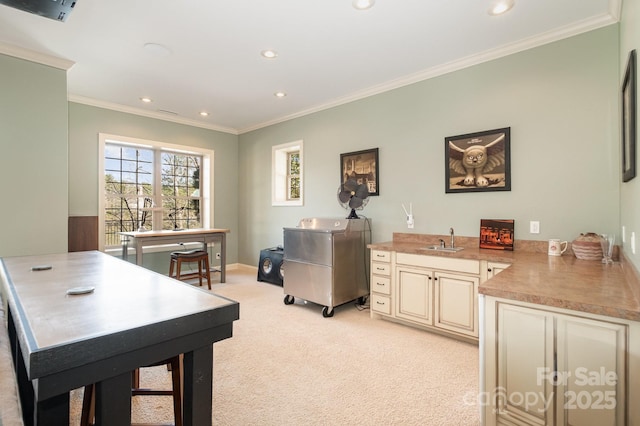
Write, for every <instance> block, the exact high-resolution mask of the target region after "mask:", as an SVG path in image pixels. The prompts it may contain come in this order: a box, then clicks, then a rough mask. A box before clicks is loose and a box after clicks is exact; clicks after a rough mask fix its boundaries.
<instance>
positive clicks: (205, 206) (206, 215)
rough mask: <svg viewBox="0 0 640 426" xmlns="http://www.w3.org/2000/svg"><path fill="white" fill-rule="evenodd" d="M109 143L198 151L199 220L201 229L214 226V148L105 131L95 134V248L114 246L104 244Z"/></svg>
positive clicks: (101, 249) (190, 152)
mask: <svg viewBox="0 0 640 426" xmlns="http://www.w3.org/2000/svg"><path fill="white" fill-rule="evenodd" d="M108 142H113V143H118V144H121V145H131V146H136V147H140V148H146V149H155V150H160V151H163V150H166V151H172V152H177V153H181V154H197V155H200V156H202V176H201V177H200V182H201V185H202V206H201V208H202V212H201V216H200V217H201V220H202V226H203V227H204V228H210V227H211V226H213V223H214V221H213V218H214V214H213V212H214V208H213V207H214V196H213V195H214V194H213V188H214V185H213V184H214V182H213V176H214V171H213V164H214V162H213V161H214V151H213V150H210V149H205V148H198V147H191V146H186V145H176V144H170V143H166V142H159V141H152V140H147V139H138V138H132V137H128V136H120V135H112V134H108V133H98V250H100V251H105V249H106V250H111V249H114V247H111V246H110V247H108V248H106V247H105V235H104V232H105V223H104V221H105V213H104V209H105V197H104V193H105V182H104V167H105V159H104V155H105V146H106V144H107V143H108ZM145 251H146V249H145Z"/></svg>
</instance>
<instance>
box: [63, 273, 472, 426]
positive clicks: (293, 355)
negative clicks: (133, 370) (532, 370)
mask: <svg viewBox="0 0 640 426" xmlns="http://www.w3.org/2000/svg"><path fill="white" fill-rule="evenodd" d="M212 292H214V293H216V294H219V295H222V296H225V297H228V298H231V299H234V300H237V301H238V302H240V320H239V321H236V322H235V323H234V336H233V338H231V339H228V340H225V341H222V342H218V343H216V344H215V345H214V384H213V393H214V398H213V422H214V424H216V425H243V426H244V425H302V424H305V425H345V424H350V425H464V426H472V425H478V424H479V407H478V406H477V405H475V404H473V401H475V400H476V399H477V398H476V396H477V394H478V348H477V346H475V345H471V344H468V343H464V342H460V341H457V340H454V339H451V338H448V337H443V336H440V335H437V334H433V333H429V332H425V331H421V330H417V329H414V328H412V327H407V326H403V325H399V324H394V323H391V322H389V321H383V320H372V319H371V318H370V316H369V310H368V309H365V310H362V309H360V308H359V307H356V306H355V304H353V303H349V304H347V305H343V306H340V307H337V308H336V309H335V315H334V317H332V318H324V317H323V316H322V313H321V307H320V306H318V305H315V304H313V303H304V302H303V301H300V300H298V299H296V303H295V304H293V305H288V306H287V305H285V304H284V303H283V298H284V293H283V290H282V288H281V287H278V286H275V285H272V284H268V283H261V282H257V281H256V271H255V269H252V268H247V267H244V268H239V269H237V270H232V271H228V272H227V283H226V284H214V285H213V290H212ZM141 380H142V383H144V384H149V385H153V386H156V385H157V384H158V383H162V384H163V385H164V386H166V387H167V388H169V387H170V373H168V372H167V370H166V368H165V367H157V368H147V369H143V370H142V377H141ZM81 398H82V392H81V391H74V392H73V393H72V410H71V412H72V423H71V424H72V425H78V424H79V423H78V415H79V411H80V407H79V405H80V403H81ZM171 407H172V406H171V397H135V398H134V403H133V410H132V411H133V414H132V416H133V421H134V422H151V421H160V422H166V423H171V422H172V419H173V414H172V408H171Z"/></svg>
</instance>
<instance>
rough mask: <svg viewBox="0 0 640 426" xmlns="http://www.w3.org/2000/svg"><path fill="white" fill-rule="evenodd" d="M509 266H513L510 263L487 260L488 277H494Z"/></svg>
mask: <svg viewBox="0 0 640 426" xmlns="http://www.w3.org/2000/svg"><path fill="white" fill-rule="evenodd" d="M509 266H511V264H509V263H498V262H487V279H489V278H493V277H494V276H496V275H497V274H499V273H500V272H502V271H504V270H505V269H507V268H508V267H509Z"/></svg>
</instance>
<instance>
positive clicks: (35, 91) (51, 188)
mask: <svg viewBox="0 0 640 426" xmlns="http://www.w3.org/2000/svg"><path fill="white" fill-rule="evenodd" d="M0 70H1V75H2V78H0V152H1V153H2V154H1V155H0V182H2V183H1V184H0V188H2V207H0V224H2V230H0V256H19V255H27V254H45V253H56V252H66V251H67V216H68V215H67V209H68V207H67V206H68V190H67V77H66V71H64V70H61V69H57V68H52V67H49V66H46V65H40V64H35V63H33V62H29V61H25V60H22V59H17V58H13V57H10V56H4V55H0Z"/></svg>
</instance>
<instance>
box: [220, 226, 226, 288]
mask: <svg viewBox="0 0 640 426" xmlns="http://www.w3.org/2000/svg"><path fill="white" fill-rule="evenodd" d="M226 281H227V234H225V233H224V232H222V237H221V238H220V282H221V283H224V282H226Z"/></svg>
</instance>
